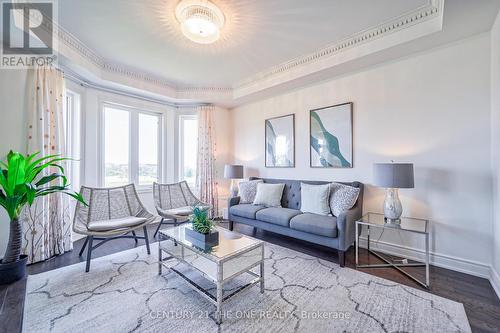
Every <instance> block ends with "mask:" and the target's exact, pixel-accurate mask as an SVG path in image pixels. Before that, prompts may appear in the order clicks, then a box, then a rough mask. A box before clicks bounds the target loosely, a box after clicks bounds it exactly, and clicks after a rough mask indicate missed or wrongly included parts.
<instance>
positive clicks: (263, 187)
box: [253, 183, 285, 207]
mask: <svg viewBox="0 0 500 333" xmlns="http://www.w3.org/2000/svg"><path fill="white" fill-rule="evenodd" d="M284 188H285V184H265V183H258V184H257V194H256V195H255V200H254V201H253V204H254V205H264V206H266V207H281V197H282V195H283V189H284Z"/></svg>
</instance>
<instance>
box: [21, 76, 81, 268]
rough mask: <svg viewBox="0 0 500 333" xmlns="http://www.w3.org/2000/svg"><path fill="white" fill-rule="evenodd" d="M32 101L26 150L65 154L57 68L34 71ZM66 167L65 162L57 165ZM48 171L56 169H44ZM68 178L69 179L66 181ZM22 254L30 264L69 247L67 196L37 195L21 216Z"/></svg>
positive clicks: (61, 84)
mask: <svg viewBox="0 0 500 333" xmlns="http://www.w3.org/2000/svg"><path fill="white" fill-rule="evenodd" d="M34 71H35V73H34V85H33V86H32V88H30V89H32V94H31V96H32V101H31V107H30V109H29V116H28V153H34V152H40V155H39V156H47V155H54V154H61V155H63V156H65V143H64V138H65V136H64V124H63V102H64V93H65V91H64V90H65V84H64V79H63V74H62V72H61V71H59V70H57V69H54V68H45V67H42V68H38V69H35V70H34ZM61 165H62V166H63V167H64V169H65V170H66V169H67V163H62V164H61ZM49 172H58V170H57V169H55V170H47V174H48V173H49ZM70 181H71V180H70ZM22 217H23V218H22V221H23V228H24V239H23V253H24V254H26V255H28V260H29V262H30V263H33V262H38V261H42V260H45V259H47V258H50V257H52V256H54V255H58V254H62V253H64V252H66V251H70V250H72V249H73V242H72V240H71V209H70V201H69V197H68V196H63V195H61V194H51V195H49V196H45V197H42V198H38V199H37V200H36V201H35V202H34V203H33V205H32V206H31V207H30V208H27V209H25V210H24V212H23V215H22Z"/></svg>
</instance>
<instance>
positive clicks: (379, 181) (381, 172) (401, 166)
mask: <svg viewBox="0 0 500 333" xmlns="http://www.w3.org/2000/svg"><path fill="white" fill-rule="evenodd" d="M373 175H374V182H375V185H376V186H379V187H383V188H385V189H386V191H385V200H384V217H385V221H386V223H391V224H396V225H400V224H401V214H402V213H403V206H402V205H401V201H400V200H399V193H398V189H400V188H413V187H414V179H413V164H412V163H375V164H374V165H373Z"/></svg>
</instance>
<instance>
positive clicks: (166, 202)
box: [153, 181, 210, 237]
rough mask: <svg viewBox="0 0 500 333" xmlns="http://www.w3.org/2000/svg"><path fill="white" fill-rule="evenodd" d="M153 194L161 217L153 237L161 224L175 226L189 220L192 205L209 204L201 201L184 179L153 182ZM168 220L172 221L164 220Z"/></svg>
mask: <svg viewBox="0 0 500 333" xmlns="http://www.w3.org/2000/svg"><path fill="white" fill-rule="evenodd" d="M153 196H154V200H155V206H156V211H157V212H158V215H160V217H161V221H160V223H159V224H158V228H156V231H155V234H154V237H156V234H157V233H158V231H159V230H160V227H161V226H162V225H163V224H173V225H174V226H177V224H179V223H184V222H186V221H188V220H189V216H190V215H191V213H192V212H193V207H194V206H204V207H207V208H209V207H210V205H208V204H206V203H204V202H201V201H200V200H199V199H198V198H197V197H196V196H195V195H194V194H193V192H191V190H190V189H189V185H188V183H187V182H186V181H182V182H179V183H174V184H158V183H153ZM165 220H170V221H172V222H165Z"/></svg>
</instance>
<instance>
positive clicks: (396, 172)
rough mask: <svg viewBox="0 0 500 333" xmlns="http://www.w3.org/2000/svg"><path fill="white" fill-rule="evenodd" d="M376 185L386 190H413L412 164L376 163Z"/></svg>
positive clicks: (374, 168)
mask: <svg viewBox="0 0 500 333" xmlns="http://www.w3.org/2000/svg"><path fill="white" fill-rule="evenodd" d="M373 176H374V183H375V185H376V186H379V187H384V188H413V187H414V185H415V184H414V179H413V164H412V163H375V164H374V165H373Z"/></svg>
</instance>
